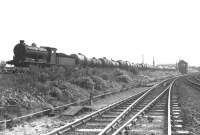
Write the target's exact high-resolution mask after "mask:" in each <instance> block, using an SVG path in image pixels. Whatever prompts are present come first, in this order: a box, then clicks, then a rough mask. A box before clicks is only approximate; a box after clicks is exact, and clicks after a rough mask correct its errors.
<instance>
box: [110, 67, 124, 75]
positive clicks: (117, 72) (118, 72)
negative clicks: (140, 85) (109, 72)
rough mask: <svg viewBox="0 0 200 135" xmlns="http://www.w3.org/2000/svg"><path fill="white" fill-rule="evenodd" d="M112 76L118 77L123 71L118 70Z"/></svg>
mask: <svg viewBox="0 0 200 135" xmlns="http://www.w3.org/2000/svg"><path fill="white" fill-rule="evenodd" d="M113 74H114V76H120V75H124V74H125V73H124V71H122V70H120V69H116V70H114V72H113Z"/></svg>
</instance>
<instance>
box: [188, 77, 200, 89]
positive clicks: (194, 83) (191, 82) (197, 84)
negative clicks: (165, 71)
mask: <svg viewBox="0 0 200 135" xmlns="http://www.w3.org/2000/svg"><path fill="white" fill-rule="evenodd" d="M186 81H188V82H189V83H190V84H193V85H196V86H198V87H200V84H199V83H196V82H193V81H191V80H190V79H188V78H186Z"/></svg>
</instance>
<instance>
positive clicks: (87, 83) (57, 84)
mask: <svg viewBox="0 0 200 135" xmlns="http://www.w3.org/2000/svg"><path fill="white" fill-rule="evenodd" d="M2 77H3V79H1V81H0V88H1V89H2V90H1V91H0V95H1V97H2V98H1V100H0V104H1V105H2V106H5V105H7V106H8V105H16V106H18V111H16V112H20V110H21V109H25V110H27V111H29V110H34V109H35V108H36V109H42V108H46V107H52V106H58V105H63V104H66V103H70V102H74V101H78V100H82V99H85V98H89V95H90V93H91V92H93V94H94V95H98V94H102V93H104V92H107V91H120V90H122V89H126V86H128V85H129V84H131V85H135V86H139V84H140V83H141V82H142V83H144V81H143V80H144V77H140V76H139V75H138V72H137V71H134V72H132V71H126V70H121V69H114V68H88V67H86V68H80V67H75V68H74V67H51V68H39V67H36V66H31V67H30V69H29V70H28V72H24V73H16V74H7V75H2ZM141 80H142V81H141ZM146 82H148V79H147V81H146ZM146 82H145V83H146ZM23 112H26V111H24V110H23Z"/></svg>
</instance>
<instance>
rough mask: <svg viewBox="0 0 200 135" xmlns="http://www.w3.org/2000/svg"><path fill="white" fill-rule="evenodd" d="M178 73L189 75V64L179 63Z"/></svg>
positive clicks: (182, 61) (181, 61)
mask: <svg viewBox="0 0 200 135" xmlns="http://www.w3.org/2000/svg"><path fill="white" fill-rule="evenodd" d="M178 71H179V72H180V73H182V74H187V72H188V63H187V62H186V61H184V60H180V61H179V62H178Z"/></svg>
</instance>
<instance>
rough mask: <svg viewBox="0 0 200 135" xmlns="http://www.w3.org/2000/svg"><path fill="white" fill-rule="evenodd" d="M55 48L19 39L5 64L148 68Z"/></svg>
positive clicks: (21, 65) (19, 65)
mask: <svg viewBox="0 0 200 135" xmlns="http://www.w3.org/2000/svg"><path fill="white" fill-rule="evenodd" d="M56 51H57V49H56V48H52V47H45V46H41V47H37V46H36V44H35V43H33V44H32V45H27V44H26V43H25V42H24V40H20V43H18V44H17V45H16V46H15V47H14V56H13V60H11V61H8V62H7V64H12V65H14V66H15V67H29V66H30V65H38V66H40V67H46V66H48V67H49V66H53V65H56V66H92V67H94V66H96V67H98V66H99V67H100V66H101V67H119V68H123V69H136V68H142V69H145V68H148V66H147V65H145V64H137V65H136V64H133V63H131V62H128V61H122V60H118V61H114V60H109V59H107V58H106V57H103V58H98V59H97V58H95V57H93V58H87V57H86V56H85V55H83V54H81V53H78V54H71V55H66V54H64V53H57V52H56Z"/></svg>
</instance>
